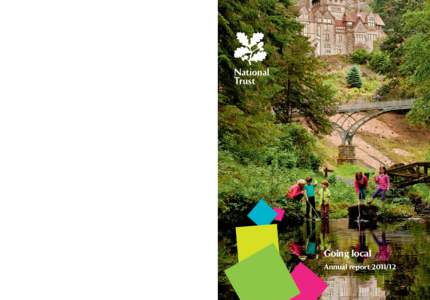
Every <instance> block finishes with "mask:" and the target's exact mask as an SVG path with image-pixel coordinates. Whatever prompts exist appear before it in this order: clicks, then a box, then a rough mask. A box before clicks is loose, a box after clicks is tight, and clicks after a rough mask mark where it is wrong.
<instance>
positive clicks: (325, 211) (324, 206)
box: [320, 180, 331, 220]
mask: <svg viewBox="0 0 430 300" xmlns="http://www.w3.org/2000/svg"><path fill="white" fill-rule="evenodd" d="M328 186H329V183H328V181H327V180H323V181H322V182H321V187H322V190H321V193H320V199H321V219H323V220H328V217H329V209H330V198H331V193H330V190H329V189H328Z"/></svg>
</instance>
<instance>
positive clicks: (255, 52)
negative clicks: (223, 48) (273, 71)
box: [234, 32, 267, 64]
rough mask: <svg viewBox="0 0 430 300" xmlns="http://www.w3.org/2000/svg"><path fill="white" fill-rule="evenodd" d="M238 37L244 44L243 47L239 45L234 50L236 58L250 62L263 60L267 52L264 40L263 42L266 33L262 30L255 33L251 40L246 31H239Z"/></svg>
mask: <svg viewBox="0 0 430 300" xmlns="http://www.w3.org/2000/svg"><path fill="white" fill-rule="evenodd" d="M236 38H237V40H238V41H239V42H240V43H241V44H242V47H239V48H237V49H236V50H235V51H234V57H235V58H240V59H242V61H248V64H251V63H252V62H257V61H263V60H264V59H265V58H266V56H267V53H266V51H264V49H263V46H264V42H262V39H263V38H264V34H262V33H261V32H257V33H254V34H253V35H252V37H251V40H249V39H248V37H247V36H246V34H245V33H243V32H238V33H237V34H236Z"/></svg>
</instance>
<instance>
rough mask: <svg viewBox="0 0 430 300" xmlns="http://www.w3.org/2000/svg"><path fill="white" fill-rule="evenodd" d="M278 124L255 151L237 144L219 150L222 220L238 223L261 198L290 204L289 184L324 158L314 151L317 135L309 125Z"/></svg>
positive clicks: (302, 176) (317, 166)
mask: <svg viewBox="0 0 430 300" xmlns="http://www.w3.org/2000/svg"><path fill="white" fill-rule="evenodd" d="M276 128H277V136H276V138H274V139H273V140H272V141H271V143H268V144H266V145H261V146H260V147H258V148H253V151H249V152H247V151H245V150H244V149H243V148H241V147H240V145H235V144H234V145H232V146H231V147H226V149H221V150H220V152H219V173H218V178H219V193H218V196H219V217H220V223H221V224H229V225H234V224H237V222H238V221H239V220H241V219H243V217H244V216H246V213H247V212H248V210H249V209H250V207H252V206H253V205H255V203H256V201H257V200H258V199H261V198H264V199H266V200H267V201H268V202H269V203H278V204H279V203H280V204H282V205H284V206H285V205H287V204H286V203H285V200H284V199H285V197H284V196H285V194H286V193H287V191H288V188H289V187H290V186H291V185H292V184H294V183H295V182H296V181H297V180H298V179H300V178H305V177H306V176H308V175H312V174H314V172H315V171H316V170H318V168H319V167H320V165H321V159H320V158H319V157H318V156H317V155H316V154H315V153H316V147H317V146H316V139H315V138H314V137H313V136H312V135H311V134H310V133H309V132H308V131H307V130H306V129H304V128H303V127H302V126H300V125H297V124H289V125H277V126H276ZM236 146H237V147H238V148H235V147H236ZM239 149H240V150H241V151H239ZM297 209H299V210H300V208H297ZM291 214H292V215H291V216H290V217H291V218H296V217H297V215H300V214H299V213H298V212H294V210H292V211H291Z"/></svg>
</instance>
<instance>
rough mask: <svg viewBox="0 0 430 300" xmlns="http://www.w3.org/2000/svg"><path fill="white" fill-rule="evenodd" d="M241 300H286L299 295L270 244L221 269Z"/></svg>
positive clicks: (282, 262) (280, 259)
mask: <svg viewBox="0 0 430 300" xmlns="http://www.w3.org/2000/svg"><path fill="white" fill-rule="evenodd" d="M225 273H226V274H227V277H228V279H229V280H230V282H231V284H232V285H233V288H234V290H235V291H236V293H237V295H238V296H239V298H240V299H241V300H263V299H264V300H275V299H276V300H279V299H290V298H291V297H294V296H297V295H298V294H299V289H298V288H297V286H296V284H295V282H294V280H293V278H292V277H291V274H290V272H289V271H288V269H287V267H286V266H285V264H284V261H283V260H282V257H281V256H280V255H279V253H278V251H276V248H275V246H274V245H270V246H268V247H266V248H264V249H262V250H261V251H259V252H257V253H256V254H254V255H252V256H250V257H249V258H247V259H245V260H243V261H241V262H239V263H237V264H235V265H234V266H232V267H230V268H228V269H227V270H225Z"/></svg>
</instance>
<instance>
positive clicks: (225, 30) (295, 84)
mask: <svg viewBox="0 0 430 300" xmlns="http://www.w3.org/2000/svg"><path fill="white" fill-rule="evenodd" d="M218 10H219V14H218V32H219V35H218V65H219V67H218V78H219V85H218V95H219V97H218V111H219V115H218V116H219V126H218V127H219V146H220V148H222V149H229V151H235V152H236V153H239V152H240V153H245V152H248V153H252V152H255V151H257V149H259V148H261V147H262V145H267V144H269V143H271V142H273V140H274V139H276V138H277V136H278V135H279V132H278V130H277V124H280V123H284V124H285V123H291V122H292V121H293V118H292V117H293V112H294V113H299V114H300V115H301V116H303V117H304V120H305V121H306V122H307V123H308V124H309V127H310V128H311V129H313V130H314V131H315V132H322V133H328V132H330V131H331V124H330V121H329V119H328V118H329V116H330V115H332V114H334V113H335V108H336V102H335V100H334V97H333V96H334V91H333V90H332V89H331V88H330V87H329V86H327V85H326V84H324V78H325V77H324V76H325V75H324V73H323V72H322V71H321V70H322V69H321V63H320V61H319V59H317V58H316V57H315V56H314V50H313V48H312V47H311V45H310V43H309V41H308V40H307V38H306V37H304V36H303V35H302V29H303V26H302V25H301V24H300V23H299V22H298V21H297V19H296V18H297V10H296V9H295V8H294V7H293V6H292V5H291V4H290V2H289V1H281V0H268V1H257V0H244V1H235V0H220V1H219V6H218ZM239 32H243V33H245V34H246V35H247V36H248V37H250V36H252V35H253V34H254V33H257V32H261V33H263V34H264V50H265V52H266V53H267V56H266V58H265V60H263V61H261V62H255V63H253V64H252V65H251V66H250V65H249V62H248V61H246V60H245V61H243V60H242V59H239V58H235V57H234V53H235V50H236V49H237V48H238V47H240V46H241V45H240V43H239V42H238V40H237V33H239ZM250 67H252V68H254V69H260V70H261V69H266V68H269V69H270V76H267V77H264V78H259V79H258V80H256V83H255V85H253V86H241V85H236V84H235V78H234V71H235V69H248V68H250ZM254 150H255V151H254Z"/></svg>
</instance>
